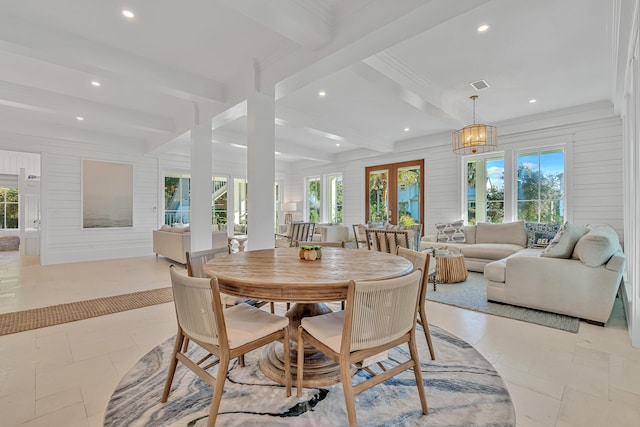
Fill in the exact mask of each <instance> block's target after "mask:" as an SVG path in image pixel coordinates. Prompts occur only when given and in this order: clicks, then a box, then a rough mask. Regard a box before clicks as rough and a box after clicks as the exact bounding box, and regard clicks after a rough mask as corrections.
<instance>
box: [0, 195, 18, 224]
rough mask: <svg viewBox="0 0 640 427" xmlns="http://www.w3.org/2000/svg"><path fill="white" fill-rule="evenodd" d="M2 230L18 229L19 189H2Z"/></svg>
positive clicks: (0, 196) (0, 215)
mask: <svg viewBox="0 0 640 427" xmlns="http://www.w3.org/2000/svg"><path fill="white" fill-rule="evenodd" d="M0 218H2V228H3V229H9V228H18V189H17V188H4V187H0Z"/></svg>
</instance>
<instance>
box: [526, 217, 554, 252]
mask: <svg viewBox="0 0 640 427" xmlns="http://www.w3.org/2000/svg"><path fill="white" fill-rule="evenodd" d="M524 227H525V228H526V229H527V247H528V248H546V247H547V245H549V242H551V240H553V238H554V237H555V235H556V234H557V233H558V230H559V229H560V224H558V223H557V222H550V223H548V224H546V223H542V222H525V223H524Z"/></svg>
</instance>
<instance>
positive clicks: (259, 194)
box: [247, 88, 275, 250]
mask: <svg viewBox="0 0 640 427" xmlns="http://www.w3.org/2000/svg"><path fill="white" fill-rule="evenodd" d="M272 89H273V88H272ZM247 101H248V102H247V181H248V194H247V208H248V209H247V212H248V221H247V222H248V235H249V241H248V248H249V249H250V250H256V249H267V248H273V247H274V244H275V242H274V221H275V214H274V210H275V204H274V203H275V197H274V185H275V124H274V120H275V98H274V96H273V95H270V94H269V95H267V94H264V93H261V92H259V91H258V90H255V89H254V90H253V93H251V95H250V96H249V98H248V100H247Z"/></svg>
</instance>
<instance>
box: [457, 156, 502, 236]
mask: <svg viewBox="0 0 640 427" xmlns="http://www.w3.org/2000/svg"><path fill="white" fill-rule="evenodd" d="M466 171H467V179H466V182H467V192H466V194H467V223H468V224H470V225H473V224H477V223H479V222H493V223H497V222H503V220H504V157H502V156H501V157H483V158H474V159H470V160H467V168H466Z"/></svg>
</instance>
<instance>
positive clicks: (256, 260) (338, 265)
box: [204, 247, 413, 302]
mask: <svg viewBox="0 0 640 427" xmlns="http://www.w3.org/2000/svg"><path fill="white" fill-rule="evenodd" d="M299 250H300V249H299V248H275V249H262V250H257V251H249V252H241V253H237V254H231V255H224V256H220V257H216V258H214V259H213V260H211V261H209V262H207V264H206V265H205V267H204V271H205V273H206V274H207V275H209V276H216V277H217V278H218V282H219V285H220V291H222V292H224V293H228V294H231V295H235V296H239V297H248V298H254V299H259V300H267V301H285V302H322V301H340V300H344V299H346V297H347V288H348V285H349V282H350V281H351V280H382V279H389V278H392V277H400V276H404V275H406V274H409V273H410V272H411V271H412V270H413V265H412V264H411V262H409V261H408V260H406V259H405V258H403V257H399V256H396V255H390V254H387V253H383V252H377V251H364V250H358V249H342V248H333V247H323V248H322V258H321V259H320V260H315V261H306V260H302V259H300V257H299V256H298V252H299Z"/></svg>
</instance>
